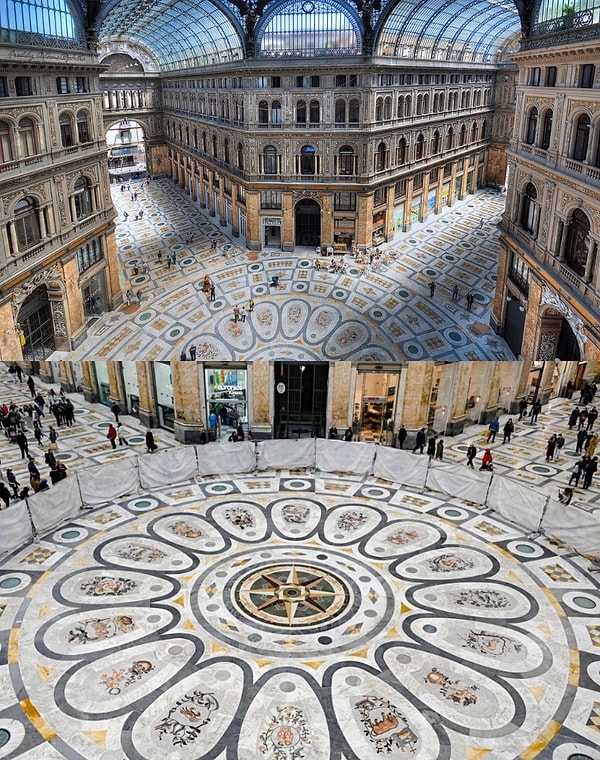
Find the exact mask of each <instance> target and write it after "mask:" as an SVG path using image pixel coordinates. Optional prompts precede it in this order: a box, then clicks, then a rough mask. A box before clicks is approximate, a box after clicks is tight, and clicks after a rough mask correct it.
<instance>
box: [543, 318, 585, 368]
mask: <svg viewBox="0 0 600 760" xmlns="http://www.w3.org/2000/svg"><path fill="white" fill-rule="evenodd" d="M537 358H538V359H540V360H543V361H554V359H560V360H561V361H580V360H581V350H580V348H579V343H578V341H577V336H576V335H575V333H574V332H573V328H572V327H571V325H570V324H569V322H568V320H567V319H565V317H564V314H562V313H561V312H560V311H558V309H553V308H548V309H546V311H544V312H543V314H542V315H541V320H540V343H539V348H538V357H537Z"/></svg>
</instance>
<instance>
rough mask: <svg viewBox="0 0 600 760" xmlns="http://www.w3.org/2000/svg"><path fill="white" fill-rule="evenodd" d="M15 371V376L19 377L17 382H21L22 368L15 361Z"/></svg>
mask: <svg viewBox="0 0 600 760" xmlns="http://www.w3.org/2000/svg"><path fill="white" fill-rule="evenodd" d="M14 366H15V372H16V373H17V377H18V378H19V382H20V383H22V382H23V370H22V369H21V367H20V365H19V363H18V362H15V365H14Z"/></svg>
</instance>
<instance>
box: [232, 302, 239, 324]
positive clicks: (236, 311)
mask: <svg viewBox="0 0 600 760" xmlns="http://www.w3.org/2000/svg"><path fill="white" fill-rule="evenodd" d="M239 320H240V309H239V306H234V307H233V324H234V325H235V324H237V323H238V322H239Z"/></svg>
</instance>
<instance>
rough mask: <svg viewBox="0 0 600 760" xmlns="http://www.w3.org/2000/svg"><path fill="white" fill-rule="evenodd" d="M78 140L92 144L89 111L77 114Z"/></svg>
mask: <svg viewBox="0 0 600 760" xmlns="http://www.w3.org/2000/svg"><path fill="white" fill-rule="evenodd" d="M77 139H78V140H79V142H80V143H89V142H91V139H90V128H89V122H88V115H87V111H78V112H77ZM188 142H189V139H188Z"/></svg>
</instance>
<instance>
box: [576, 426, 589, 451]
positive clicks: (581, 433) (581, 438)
mask: <svg viewBox="0 0 600 760" xmlns="http://www.w3.org/2000/svg"><path fill="white" fill-rule="evenodd" d="M586 438H587V432H586V431H585V430H583V429H581V430H578V431H577V445H576V446H575V453H576V454H581V452H582V451H583V444H584V443H585V440H586Z"/></svg>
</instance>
